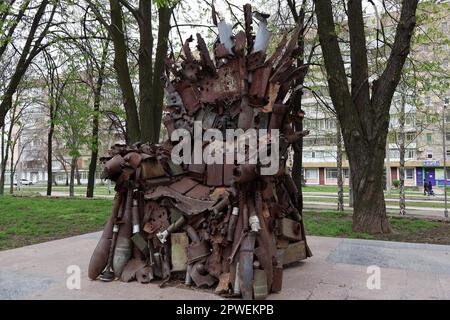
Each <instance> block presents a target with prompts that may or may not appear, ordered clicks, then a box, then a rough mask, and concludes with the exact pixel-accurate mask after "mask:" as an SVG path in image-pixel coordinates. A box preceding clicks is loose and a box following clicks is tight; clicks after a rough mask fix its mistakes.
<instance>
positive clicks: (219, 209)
mask: <svg viewBox="0 0 450 320" xmlns="http://www.w3.org/2000/svg"><path fill="white" fill-rule="evenodd" d="M229 196H230V195H229V194H228V192H225V193H224V194H223V197H222V200H220V201H219V202H218V203H217V204H216V205H215V206H214V207H213V208H212V213H213V217H214V218H219V217H220V216H221V215H222V214H223V210H224V209H225V208H227V207H228V206H229V204H230V197H229Z"/></svg>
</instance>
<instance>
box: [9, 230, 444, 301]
mask: <svg viewBox="0 0 450 320" xmlns="http://www.w3.org/2000/svg"><path fill="white" fill-rule="evenodd" d="M99 236H100V233H90V234H85V235H81V236H77V237H72V238H66V239H62V240H56V241H51V242H46V243H41V244H37V245H32V246H27V247H23V248H18V249H13V250H7V251H2V252H0V299H195V300H199V299H221V297H219V296H216V295H214V294H213V293H212V292H211V291H208V290H198V289H189V288H185V287H184V286H182V285H180V286H179V287H166V288H159V287H158V284H157V283H151V284H148V285H143V284H138V283H136V282H132V283H121V282H119V281H115V282H111V283H102V282H100V281H90V280H89V279H88V278H87V266H88V263H89V258H90V255H91V253H92V250H93V249H94V247H95V245H96V243H97V240H98V238H99ZM308 239H309V245H310V247H311V250H312V252H313V254H314V256H313V257H312V258H310V259H307V260H306V261H304V262H301V263H299V264H298V265H296V266H294V267H290V268H287V269H285V271H284V277H283V290H282V291H281V292H280V293H278V294H271V295H270V296H269V299H450V246H442V245H427V244H409V243H398V242H386V241H374V240H356V239H341V238H327V237H314V236H310V237H308ZM71 265H76V266H79V268H80V270H81V282H80V284H81V289H79V290H77V289H72V290H70V289H68V288H67V286H66V282H67V280H68V278H69V277H70V275H69V274H67V273H66V272H67V268H68V267H69V266H71ZM372 265H376V266H379V267H380V269H379V271H380V272H379V276H380V278H379V280H380V282H379V283H380V285H381V287H380V289H376V288H375V289H368V287H367V281H368V278H369V277H371V279H372V280H373V279H374V278H373V277H376V276H377V274H378V273H377V271H376V268H375V269H374V270H375V271H372V272H373V273H370V274H368V273H367V272H368V269H367V267H368V266H372ZM369 271H370V270H369ZM375 280H376V278H375ZM370 283H375V284H376V283H377V282H376V281H375V282H370Z"/></svg>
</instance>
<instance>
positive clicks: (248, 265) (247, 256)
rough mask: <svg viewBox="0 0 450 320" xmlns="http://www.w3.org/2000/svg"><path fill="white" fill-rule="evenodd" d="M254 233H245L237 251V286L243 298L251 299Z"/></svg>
mask: <svg viewBox="0 0 450 320" xmlns="http://www.w3.org/2000/svg"><path fill="white" fill-rule="evenodd" d="M255 238H256V235H255V233H253V232H249V233H247V236H246V237H245V238H244V240H243V241H242V244H241V250H240V252H239V287H240V291H241V294H242V298H243V299H244V300H251V299H253V254H254V253H253V250H254V249H255Z"/></svg>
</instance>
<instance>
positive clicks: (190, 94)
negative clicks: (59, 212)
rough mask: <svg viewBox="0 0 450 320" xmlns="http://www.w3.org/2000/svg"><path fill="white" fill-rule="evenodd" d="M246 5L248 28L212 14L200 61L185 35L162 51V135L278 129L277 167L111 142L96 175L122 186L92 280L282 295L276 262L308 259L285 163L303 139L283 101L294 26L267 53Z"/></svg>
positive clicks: (263, 29) (295, 71)
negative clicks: (176, 54)
mask: <svg viewBox="0 0 450 320" xmlns="http://www.w3.org/2000/svg"><path fill="white" fill-rule="evenodd" d="M244 12H245V31H240V32H237V33H236V34H235V35H233V28H232V26H231V25H229V24H227V23H226V22H225V21H224V20H221V21H220V22H217V20H216V14H215V13H213V17H214V22H215V24H216V25H217V27H218V31H219V32H218V33H219V37H218V40H217V42H216V43H215V44H214V58H211V56H210V54H209V52H208V49H207V46H206V44H205V41H204V40H203V38H202V37H201V36H200V34H197V48H198V58H196V57H194V56H197V54H194V53H193V52H191V49H190V47H189V44H190V42H191V41H192V39H191V38H190V39H188V40H187V41H186V43H185V45H184V47H183V56H182V62H181V63H180V64H178V63H175V62H174V61H173V60H172V59H171V58H167V60H166V69H167V73H166V97H167V106H166V110H167V113H166V114H165V116H164V119H163V120H164V124H165V126H166V128H167V131H168V133H169V137H170V135H171V134H172V132H174V130H176V129H180V128H183V129H186V130H188V131H189V132H193V126H194V125H193V124H194V122H195V121H201V123H202V129H203V130H206V129H210V128H215V129H218V130H220V131H223V132H225V131H226V130H227V129H236V128H240V129H243V130H247V129H249V128H255V129H269V130H270V129H279V131H280V143H279V145H277V146H276V147H277V148H278V149H279V150H278V152H279V154H280V157H279V160H278V161H279V163H278V164H277V165H279V169H278V171H277V173H276V174H274V175H262V174H261V168H262V167H263V166H264V165H263V164H261V163H259V162H258V163H256V164H249V163H247V164H239V163H237V162H236V161H235V162H234V163H225V164H220V163H213V164H205V163H200V164H198V163H197V164H181V165H178V164H175V162H174V161H172V159H171V151H172V149H173V148H174V146H176V145H177V143H179V142H177V141H175V142H172V141H170V140H167V141H166V142H164V143H163V144H160V145H154V144H147V143H136V144H134V145H119V144H117V145H115V146H113V147H112V148H111V150H110V151H109V155H108V157H105V158H104V159H103V161H104V172H103V175H104V177H105V178H108V179H111V180H112V181H115V183H116V187H115V190H116V191H117V193H116V196H115V199H114V205H113V210H112V214H111V217H110V219H109V221H108V223H107V224H106V226H105V228H104V231H103V234H102V237H101V239H100V241H99V243H98V245H97V247H96V249H95V251H94V253H93V255H92V258H91V261H90V264H89V277H90V278H91V279H100V280H103V281H111V280H114V279H116V278H120V280H121V281H125V282H128V281H132V280H137V281H139V282H141V283H147V282H149V281H151V280H152V279H163V280H164V281H163V283H164V282H165V281H167V280H169V279H176V278H178V279H180V278H182V279H183V280H184V281H185V283H186V284H187V285H193V284H195V285H196V286H199V287H202V286H206V287H212V286H215V292H216V293H218V294H222V295H228V296H242V298H244V299H263V298H265V297H266V296H267V295H268V294H269V293H270V292H277V291H280V290H281V287H282V274H283V266H285V265H288V264H291V263H293V262H296V261H299V260H302V259H305V258H306V257H308V256H310V255H311V253H310V251H309V248H308V246H307V244H306V239H305V232H304V228H303V221H302V212H301V203H299V194H298V190H297V187H296V186H295V184H294V182H293V180H292V178H291V177H290V175H289V174H288V173H287V169H286V159H287V152H288V148H289V147H290V146H291V145H297V142H298V141H299V139H301V138H302V137H303V136H304V135H305V134H307V132H295V131H294V130H293V126H292V121H293V118H294V117H301V116H302V115H295V114H293V113H292V109H291V106H290V104H289V95H290V94H292V92H293V90H295V88H293V84H294V83H295V80H296V79H297V78H298V77H300V76H302V72H304V67H303V66H299V67H298V66H296V65H295V59H296V55H297V50H298V49H297V43H298V37H299V32H300V30H299V29H295V30H293V31H292V32H291V35H290V39H289V40H288V38H289V37H288V36H287V35H284V36H283V37H282V39H281V40H280V42H279V45H278V46H277V47H276V48H273V49H274V50H273V53H272V54H271V55H270V57H267V56H268V54H267V53H266V49H267V47H268V45H269V39H270V32H269V31H268V29H267V23H266V20H265V19H266V18H267V17H266V16H265V15H262V14H259V13H256V14H254V13H252V10H251V7H250V5H245V6H244ZM253 16H254V17H255V18H257V19H258V20H259V28H258V31H257V32H256V35H253V31H252V22H253V21H252V20H253V18H252V17H253ZM268 137H269V138H268V139H266V140H264V141H266V142H267V143H268V141H270V134H269V136H268ZM207 144H208V143H207V142H204V143H203V148H204V147H205V146H206V145H207ZM261 144H262V142H261V140H260V141H259V147H261ZM267 147H268V148H269V149H270V148H273V145H271V144H269V143H268V144H267ZM245 150H247V151H246V152H247V153H248V150H249V149H248V148H246V149H245ZM273 151H274V150H273V149H272V150H271V152H273ZM232 152H236V149H233V150H232ZM246 156H248V154H246Z"/></svg>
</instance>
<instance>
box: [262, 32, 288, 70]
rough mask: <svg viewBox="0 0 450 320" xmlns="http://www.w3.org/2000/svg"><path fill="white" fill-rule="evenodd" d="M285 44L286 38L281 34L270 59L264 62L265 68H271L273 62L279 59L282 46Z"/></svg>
mask: <svg viewBox="0 0 450 320" xmlns="http://www.w3.org/2000/svg"><path fill="white" fill-rule="evenodd" d="M286 43H287V36H286V33H284V34H283V38H281V41H280V43H279V44H278V46H277V48H276V49H275V52H274V53H273V54H272V55H271V56H270V58H269V59H268V60H267V61H266V66H270V67H271V66H273V65H274V64H275V62H276V61H277V60H278V58H279V57H280V55H281V53H282V52H283V49H284V46H285V45H286Z"/></svg>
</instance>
